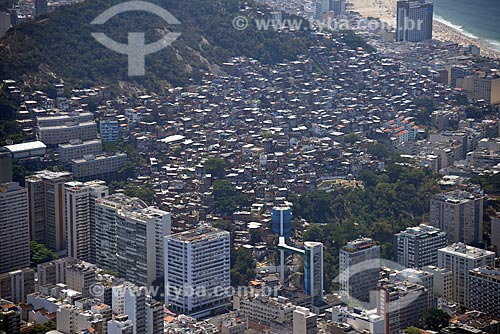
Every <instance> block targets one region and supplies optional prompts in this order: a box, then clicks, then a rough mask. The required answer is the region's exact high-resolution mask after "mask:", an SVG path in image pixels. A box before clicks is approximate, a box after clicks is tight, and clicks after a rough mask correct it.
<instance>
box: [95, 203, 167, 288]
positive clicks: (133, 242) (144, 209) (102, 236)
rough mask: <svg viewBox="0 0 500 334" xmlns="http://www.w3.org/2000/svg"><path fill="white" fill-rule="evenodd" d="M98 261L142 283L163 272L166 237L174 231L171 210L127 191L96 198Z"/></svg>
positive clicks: (101, 266) (159, 275) (121, 275)
mask: <svg viewBox="0 0 500 334" xmlns="http://www.w3.org/2000/svg"><path fill="white" fill-rule="evenodd" d="M95 212H96V263H97V265H98V266H99V267H100V268H103V269H110V270H114V271H116V272H118V274H119V275H120V277H123V278H124V279H126V280H128V281H131V282H133V283H135V284H138V285H141V286H142V285H144V286H146V285H147V286H150V285H151V284H152V283H153V281H154V280H155V279H156V278H158V277H161V276H163V263H164V261H163V237H165V236H167V235H169V234H170V230H171V216H170V214H169V213H168V212H165V211H162V210H158V209H156V208H154V207H148V206H147V205H146V204H145V203H144V202H143V201H141V200H139V199H137V198H131V197H128V196H125V195H123V194H113V195H111V196H108V197H105V198H100V199H97V200H96V207H95Z"/></svg>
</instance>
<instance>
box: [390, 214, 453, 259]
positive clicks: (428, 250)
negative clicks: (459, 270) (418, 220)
mask: <svg viewBox="0 0 500 334" xmlns="http://www.w3.org/2000/svg"><path fill="white" fill-rule="evenodd" d="M396 238H397V252H398V258H397V259H398V263H399V264H400V265H402V266H404V267H406V268H422V267H425V266H430V265H436V264H437V251H438V249H440V248H443V247H445V246H446V233H445V232H442V231H441V230H439V229H438V228H436V227H434V226H427V225H423V224H422V225H420V226H417V227H408V228H407V229H406V230H404V231H401V232H400V233H398V234H396Z"/></svg>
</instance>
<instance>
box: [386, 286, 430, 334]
mask: <svg viewBox="0 0 500 334" xmlns="http://www.w3.org/2000/svg"><path fill="white" fill-rule="evenodd" d="M427 293H428V291H427V289H426V288H425V287H424V286H422V285H420V284H415V283H411V282H407V281H405V282H393V281H388V280H381V281H380V282H379V284H378V287H377V313H378V314H379V315H381V316H383V317H384V318H385V331H384V332H385V333H386V334H399V333H401V331H402V330H403V329H405V328H407V327H410V326H420V325H421V322H422V319H423V317H424V312H425V311H426V310H427V309H428V308H429V306H428V305H427Z"/></svg>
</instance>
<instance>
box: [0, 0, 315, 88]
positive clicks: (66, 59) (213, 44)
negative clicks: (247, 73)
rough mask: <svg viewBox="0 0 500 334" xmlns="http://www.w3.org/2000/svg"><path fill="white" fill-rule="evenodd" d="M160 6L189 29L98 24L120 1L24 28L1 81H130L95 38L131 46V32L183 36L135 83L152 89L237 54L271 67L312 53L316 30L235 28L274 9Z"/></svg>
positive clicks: (130, 21)
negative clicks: (99, 34)
mask: <svg viewBox="0 0 500 334" xmlns="http://www.w3.org/2000/svg"><path fill="white" fill-rule="evenodd" d="M152 2H154V3H156V4H158V5H160V6H161V7H163V8H165V9H167V10H168V11H170V12H171V13H172V14H173V15H174V16H175V17H176V18H177V19H178V20H179V21H180V22H181V24H180V25H169V24H167V23H166V22H164V21H163V20H162V19H161V18H160V17H158V16H156V15H154V14H151V13H147V12H143V11H134V12H126V13H121V14H119V15H117V16H114V17H113V18H111V19H110V20H109V21H107V22H106V23H105V24H104V25H91V24H90V23H91V22H92V20H93V19H94V18H96V17H97V16H98V15H99V14H100V13H102V12H103V11H105V10H106V9H108V8H110V7H111V6H113V5H115V4H117V3H119V1H116V0H98V1H87V2H85V3H81V4H78V5H72V6H67V7H60V8H58V9H57V10H56V11H55V12H53V13H50V14H49V15H46V16H41V17H40V18H38V19H37V20H36V21H32V22H28V23H24V24H21V25H19V26H17V27H16V28H15V29H11V30H10V31H9V32H8V33H7V35H6V36H5V37H4V38H3V39H2V40H0V54H1V55H2V61H1V63H0V77H1V78H12V79H16V80H20V81H24V82H25V83H27V82H29V83H37V84H40V83H42V84H43V83H45V82H47V83H50V82H54V81H59V79H63V80H64V81H65V82H66V83H67V84H70V85H77V86H87V85H94V84H96V83H103V84H107V83H115V82H117V81H120V80H130V78H129V77H128V76H127V56H126V55H121V54H118V53H115V52H113V51H111V50H108V49H107V48H105V47H104V46H102V45H101V44H99V43H98V42H97V41H95V40H94V38H93V37H92V36H91V32H104V33H106V34H107V35H108V36H109V37H110V38H112V39H114V40H115V41H117V42H121V43H125V44H126V43H127V36H128V32H145V33H146V44H148V43H151V42H154V41H156V40H158V39H159V38H161V36H162V35H163V34H165V33H167V32H180V33H181V36H180V38H179V39H178V40H177V41H175V42H174V43H173V45H172V47H167V48H166V49H163V50H161V51H159V52H158V53H156V54H154V55H149V56H146V69H147V73H146V77H141V78H133V80H134V81H135V82H136V83H138V84H141V85H143V86H144V87H145V88H153V87H158V85H159V84H169V85H184V84H186V83H188V82H189V80H191V79H194V80H196V78H198V77H199V76H200V74H201V73H203V72H207V71H211V72H215V73H217V72H218V71H219V70H220V67H219V65H220V64H222V63H223V62H224V61H226V60H227V59H229V57H231V56H239V55H242V56H249V57H252V58H255V59H258V60H260V61H262V62H264V63H276V62H280V61H283V60H286V59H289V60H290V59H293V58H294V57H295V56H297V55H298V54H304V53H305V52H306V48H307V46H308V44H309V40H310V37H309V36H310V32H306V31H303V32H301V33H278V32H276V31H274V30H273V29H270V30H268V31H258V30H257V29H256V27H255V24H254V23H253V24H251V25H250V27H249V28H248V29H245V30H243V31H239V30H236V29H234V28H233V26H232V20H233V19H234V18H235V17H236V16H238V15H239V14H244V15H246V16H248V17H251V18H252V17H254V18H255V17H260V16H262V15H267V10H266V9H265V8H259V7H258V6H257V5H250V6H248V5H244V4H242V3H239V2H238V1H237V0H219V1H215V0H190V1H184V0H166V1H152ZM250 22H252V20H250ZM309 31H310V30H309Z"/></svg>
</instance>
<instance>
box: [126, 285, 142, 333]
mask: <svg viewBox="0 0 500 334" xmlns="http://www.w3.org/2000/svg"><path fill="white" fill-rule="evenodd" d="M124 293H125V295H124V303H123V305H124V314H125V315H127V316H128V318H129V320H130V321H132V323H133V324H134V331H133V334H146V333H147V331H146V294H145V293H144V291H142V292H141V291H140V290H139V288H138V287H137V286H134V285H126V286H125V292H124Z"/></svg>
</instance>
